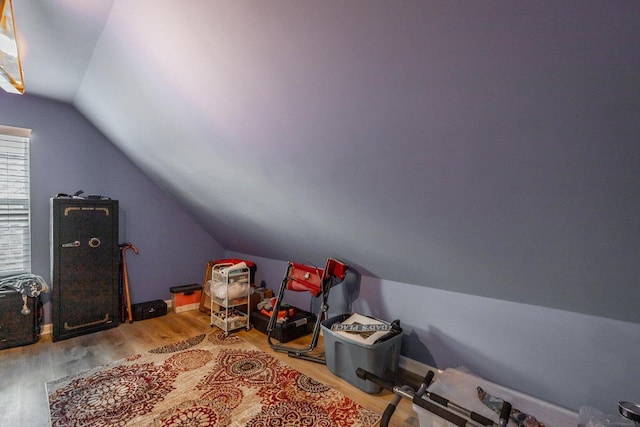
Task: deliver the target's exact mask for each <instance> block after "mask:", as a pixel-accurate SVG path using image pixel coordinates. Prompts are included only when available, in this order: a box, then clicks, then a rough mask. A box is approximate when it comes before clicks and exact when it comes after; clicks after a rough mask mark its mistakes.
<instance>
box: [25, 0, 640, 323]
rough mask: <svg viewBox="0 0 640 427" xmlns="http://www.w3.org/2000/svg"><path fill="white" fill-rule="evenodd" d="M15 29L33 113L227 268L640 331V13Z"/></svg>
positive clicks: (458, 6) (38, 9)
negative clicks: (296, 272)
mask: <svg viewBox="0 0 640 427" xmlns="http://www.w3.org/2000/svg"><path fill="white" fill-rule="evenodd" d="M14 11H15V17H16V21H17V27H18V33H19V37H20V39H19V41H20V46H21V51H22V55H23V64H24V73H25V84H26V91H27V93H30V94H34V95H39V96H44V97H48V98H53V99H57V100H61V101H64V102H69V103H71V104H72V105H74V106H75V107H76V108H77V109H78V110H79V111H80V112H81V113H82V114H83V115H84V116H85V117H87V119H88V120H90V121H91V122H92V123H93V124H94V125H95V126H96V127H97V128H99V129H100V130H101V131H102V132H103V133H104V134H105V135H106V136H107V137H109V138H110V139H111V141H112V142H113V143H114V144H115V145H116V146H117V147H119V148H120V149H121V150H122V151H123V152H124V153H125V154H126V155H127V156H128V157H129V158H130V159H131V160H132V161H133V162H134V163H135V164H137V165H138V166H139V167H140V168H141V169H142V170H143V171H145V173H147V174H148V175H149V176H150V177H151V178H152V179H154V180H155V181H156V182H157V183H158V184H159V185H160V186H161V187H162V188H164V189H165V190H166V191H167V192H169V193H170V194H171V195H172V196H173V197H175V198H176V199H177V200H179V201H180V202H181V203H182V205H183V206H184V207H185V209H187V210H188V211H189V212H190V213H191V215H193V217H194V218H196V219H197V220H198V221H199V222H200V223H201V224H202V225H203V227H205V229H206V230H208V231H209V232H210V234H211V235H212V236H213V237H214V238H215V239H216V240H218V241H219V242H220V243H221V244H222V245H223V246H224V247H225V248H227V249H229V250H232V251H238V252H243V253H247V254H253V255H256V256H262V257H267V258H274V259H281V260H294V261H299V262H313V263H316V264H320V265H321V264H323V262H324V260H325V259H326V258H327V257H329V256H333V257H338V258H342V259H344V260H346V261H348V262H349V263H351V264H353V265H356V266H358V268H359V269H360V270H361V271H362V272H363V274H366V275H369V276H373V277H379V278H381V279H388V280H393V281H399V282H406V283H412V284H416V285H420V286H429V287H434V288H441V289H448V290H452V291H458V292H465V293H469V294H474V295H480V296H487V297H492V298H501V299H505V300H511V301H519V302H524V303H530V304H537V305H543V306H548V307H555V308H560V309H565V310H571V311H577V312H583V313H590V314H595V315H602V316H607V317H613V318H618V319H623V320H631V321H636V322H640V314H638V313H640V310H637V307H636V305H637V301H638V300H640V291H639V290H638V288H640V287H639V286H638V285H637V281H638V277H640V269H639V268H640V267H638V264H640V263H638V262H637V257H638V253H640V241H639V233H638V231H639V230H640V227H639V226H640V222H639V218H640V202H639V200H640V197H638V196H640V194H639V191H638V178H640V176H639V175H640V172H639V169H640V168H639V164H640V144H639V143H638V140H639V138H638V137H639V136H640V124H639V123H640V114H639V112H640V99H639V98H640V96H639V94H640V78H639V76H640V73H639V72H640V43H638V40H640V3H638V2H637V1H635V0H634V1H616V2H609V1H604V0H603V1H591V0H589V1H563V2H559V1H555V0H553V1H512V2H504V1H482V2H457V1H444V0H437V1H434V0H428V1H422V0H421V1H404V2H390V1H382V0H366V1H365V0H349V1H333V0H329V1H289V0H275V1H262V0H255V1H252V0H247V1H218V0H188V1H182V2H175V1H167V0H91V1H85V0H38V1H22V0H14ZM633 301H635V302H633Z"/></svg>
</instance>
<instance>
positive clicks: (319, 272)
mask: <svg viewBox="0 0 640 427" xmlns="http://www.w3.org/2000/svg"><path fill="white" fill-rule="evenodd" d="M348 269H349V267H348V266H347V264H345V263H343V262H341V261H338V260H337V259H334V258H328V259H327V262H326V264H325V267H324V270H323V269H320V268H318V267H314V266H309V265H305V264H298V263H294V262H289V264H288V266H287V271H286V273H285V276H284V279H283V280H282V284H281V285H280V289H279V291H278V296H277V297H276V302H275V305H274V307H273V312H272V314H271V318H270V319H269V325H268V326H267V341H268V342H269V345H270V346H271V348H272V349H273V350H275V351H281V352H285V353H288V355H289V356H290V357H296V358H299V359H305V360H309V361H312V362H316V363H322V364H324V363H325V359H324V358H323V357H321V356H312V355H310V354H309V353H310V352H311V351H313V350H314V349H315V347H316V345H317V344H318V338H319V336H320V325H321V322H322V320H324V317H325V316H326V313H327V310H328V309H329V302H328V299H329V292H330V290H331V288H333V287H334V286H336V285H338V284H340V283H342V281H344V279H345V276H346V274H347V270H348ZM285 289H287V290H290V291H294V292H309V293H310V294H311V295H312V296H313V297H314V298H322V304H321V306H320V307H319V312H318V314H317V315H316V322H315V325H314V328H313V335H312V336H311V342H310V343H309V346H308V347H306V348H295V347H291V346H286V345H283V344H282V343H274V342H273V341H272V340H271V338H272V335H273V331H274V329H275V327H276V323H277V321H278V313H279V312H280V306H281V305H283V304H284V303H283V301H282V299H283V296H284V291H285Z"/></svg>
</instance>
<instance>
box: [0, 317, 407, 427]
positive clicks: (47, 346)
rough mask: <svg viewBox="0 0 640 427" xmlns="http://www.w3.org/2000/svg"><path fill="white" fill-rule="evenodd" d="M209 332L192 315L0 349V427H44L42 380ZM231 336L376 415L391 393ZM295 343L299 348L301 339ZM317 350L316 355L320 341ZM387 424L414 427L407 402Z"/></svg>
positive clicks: (257, 340) (253, 338) (260, 337)
mask: <svg viewBox="0 0 640 427" xmlns="http://www.w3.org/2000/svg"><path fill="white" fill-rule="evenodd" d="M210 331H211V327H210V326H209V316H208V315H206V314H205V313H202V312H200V311H198V310H193V311H187V312H183V313H178V314H175V313H169V314H167V315H166V316H162V317H158V318H155V319H147V320H143V321H138V322H133V323H131V324H129V323H124V324H121V325H119V326H118V327H116V328H112V329H108V330H106V331H101V332H96V333H93V334H88V335H83V336H80V337H76V338H71V339H67V340H63V341H58V342H52V341H51V335H43V336H42V338H41V339H40V341H39V342H37V343H35V344H31V345H27V346H24V347H16V348H11V349H6V350H0V426H1V427H14V426H20V427H39V426H47V425H49V410H48V403H47V396H46V393H45V386H44V384H45V383H46V382H48V381H52V380H54V379H58V378H61V377H64V376H67V375H70V374H72V373H76V372H80V371H84V370H87V369H90V368H92V367H95V366H98V365H102V364H105V363H109V362H111V361H115V360H119V359H122V358H124V357H127V356H131V355H133V354H136V353H140V352H143V351H146V350H150V349H152V348H155V347H159V346H162V345H165V344H169V343H172V342H176V341H179V340H181V339H185V338H190V337H192V336H194V335H198V334H200V333H203V332H207V333H208V332H210ZM234 334H237V335H238V336H241V337H242V338H244V339H246V340H247V341H249V342H251V343H252V344H254V345H255V346H257V347H259V348H261V349H263V350H264V351H266V352H269V353H270V354H272V355H273V356H275V357H277V358H278V359H280V360H282V361H284V362H285V363H287V364H288V365H289V366H292V367H294V368H296V369H298V370H299V371H301V372H303V373H305V374H307V375H309V376H311V377H313V378H315V379H316V380H318V381H320V382H322V383H324V384H326V385H328V386H330V387H333V388H335V389H336V390H339V391H341V392H342V393H344V394H345V395H346V396H348V397H350V398H351V399H353V400H354V401H356V402H358V403H360V404H361V405H363V406H365V407H367V408H369V409H372V410H374V411H377V412H378V413H380V414H382V412H383V411H384V409H385V408H386V406H387V404H388V403H389V402H390V401H391V400H392V398H393V394H392V393H391V392H388V391H384V390H383V391H382V392H380V393H378V394H367V393H365V392H363V391H361V390H360V389H358V388H357V387H354V386H352V385H350V384H349V383H347V382H346V381H344V380H342V379H341V378H339V377H337V376H335V375H334V374H333V373H331V371H329V369H328V368H327V367H326V366H325V365H322V364H318V363H314V362H309V361H305V360H300V359H295V358H290V357H288V356H287V354H285V353H281V352H274V351H273V350H272V349H271V348H270V347H269V345H268V343H267V338H266V336H265V335H264V334H262V333H261V332H260V331H257V330H255V329H252V330H250V331H246V330H244V329H241V330H238V331H236V332H234ZM307 339H308V338H307ZM295 343H296V344H302V345H304V339H300V340H297V341H295ZM287 345H293V343H287ZM318 350H320V351H321V350H322V338H320V343H319V345H318ZM390 425H392V426H399V427H406V426H419V421H418V418H417V415H416V414H415V412H413V410H412V409H411V402H409V401H408V400H406V399H403V400H402V401H401V402H400V404H399V406H398V408H397V409H396V412H395V413H394V415H393V417H392V419H391V424H390Z"/></svg>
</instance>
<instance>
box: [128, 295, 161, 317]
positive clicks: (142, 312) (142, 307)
mask: <svg viewBox="0 0 640 427" xmlns="http://www.w3.org/2000/svg"><path fill="white" fill-rule="evenodd" d="M165 314H167V303H166V302H164V301H162V300H161V299H158V300H155V301H148V302H141V303H138V304H133V305H132V306H131V315H132V316H133V320H144V319H152V318H154V317H160V316H164V315H165Z"/></svg>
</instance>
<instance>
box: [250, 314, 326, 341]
mask: <svg viewBox="0 0 640 427" xmlns="http://www.w3.org/2000/svg"><path fill="white" fill-rule="evenodd" d="M269 320H270V317H269V316H267V315H265V314H263V313H261V312H260V311H258V310H254V311H252V312H251V322H252V323H253V327H254V328H256V329H257V330H259V331H260V332H263V333H265V334H266V333H267V327H268V326H269ZM315 323H316V315H315V314H313V313H309V312H308V311H304V310H301V309H299V308H296V307H293V315H292V316H290V317H289V318H286V319H283V320H282V321H279V322H276V326H275V329H274V330H273V332H272V333H271V336H272V337H273V338H274V339H276V340H278V341H280V342H288V341H291V340H294V339H296V338H300V337H302V336H304V335H308V334H310V333H311V332H313V326H314V325H315Z"/></svg>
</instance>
